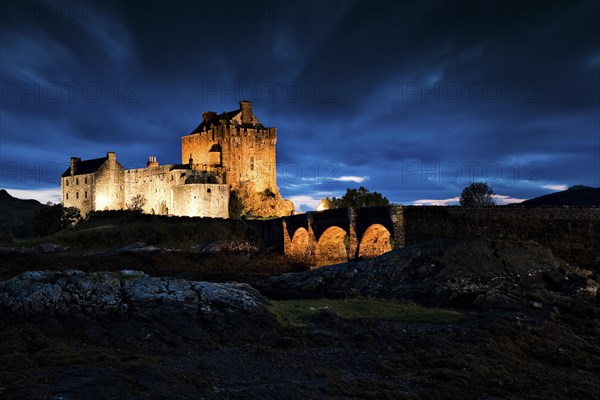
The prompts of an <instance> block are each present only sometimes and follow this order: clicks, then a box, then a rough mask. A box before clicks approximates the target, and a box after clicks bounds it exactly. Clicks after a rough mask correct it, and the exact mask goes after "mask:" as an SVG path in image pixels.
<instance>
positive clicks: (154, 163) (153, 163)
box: [146, 156, 158, 168]
mask: <svg viewBox="0 0 600 400" xmlns="http://www.w3.org/2000/svg"><path fill="white" fill-rule="evenodd" d="M146 167H147V168H150V167H158V161H156V156H150V157H148V162H147V163H146Z"/></svg>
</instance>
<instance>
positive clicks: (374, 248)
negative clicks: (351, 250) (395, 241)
mask: <svg viewBox="0 0 600 400" xmlns="http://www.w3.org/2000/svg"><path fill="white" fill-rule="evenodd" d="M392 248H393V245H392V239H391V234H390V231H389V230H388V229H387V228H386V227H385V226H383V225H381V224H372V225H371V226H369V227H368V228H367V230H365V232H364V233H363V234H362V238H361V240H360V243H359V245H358V257H359V258H373V257H377V256H380V255H382V254H383V253H387V252H388V251H391V250H392Z"/></svg>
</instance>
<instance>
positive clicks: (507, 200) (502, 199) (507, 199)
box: [492, 194, 527, 206]
mask: <svg viewBox="0 0 600 400" xmlns="http://www.w3.org/2000/svg"><path fill="white" fill-rule="evenodd" d="M492 197H493V198H494V199H495V200H496V204H498V205H501V206H502V205H506V204H512V203H521V202H523V201H525V200H527V199H518V198H516V197H511V196H505V195H501V194H494V195H492Z"/></svg>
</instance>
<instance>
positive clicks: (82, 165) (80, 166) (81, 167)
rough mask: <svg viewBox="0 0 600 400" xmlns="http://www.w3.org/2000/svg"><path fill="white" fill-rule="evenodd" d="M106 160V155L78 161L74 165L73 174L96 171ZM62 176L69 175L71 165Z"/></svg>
mask: <svg viewBox="0 0 600 400" xmlns="http://www.w3.org/2000/svg"><path fill="white" fill-rule="evenodd" d="M106 160H108V157H101V158H94V159H92V160H83V161H78V162H77V165H76V167H75V175H84V174H91V173H92V172H96V171H97V170H98V168H100V167H101V166H102V164H104V163H105V162H106ZM62 176H63V178H64V177H67V176H71V167H69V168H67V169H66V171H65V172H64V173H63V174H62Z"/></svg>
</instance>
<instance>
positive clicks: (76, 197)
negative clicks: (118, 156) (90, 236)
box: [60, 174, 95, 216]
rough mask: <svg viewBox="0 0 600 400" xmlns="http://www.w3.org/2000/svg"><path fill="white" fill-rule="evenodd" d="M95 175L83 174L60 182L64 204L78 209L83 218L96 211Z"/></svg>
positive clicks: (68, 177) (65, 178) (62, 179)
mask: <svg viewBox="0 0 600 400" xmlns="http://www.w3.org/2000/svg"><path fill="white" fill-rule="evenodd" d="M94 189H95V175H94V174H82V175H74V176H67V177H63V178H61V180H60V190H61V196H62V199H63V201H62V204H63V205H64V206H65V207H76V208H78V209H79V211H80V213H81V215H82V216H85V215H87V214H88V213H89V212H90V211H93V210H94Z"/></svg>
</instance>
